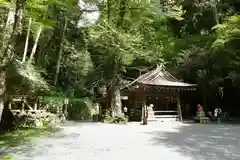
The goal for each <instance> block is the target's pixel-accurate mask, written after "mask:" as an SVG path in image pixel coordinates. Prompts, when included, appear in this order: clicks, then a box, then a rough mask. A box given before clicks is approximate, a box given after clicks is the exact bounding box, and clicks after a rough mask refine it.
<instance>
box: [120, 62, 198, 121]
mask: <svg viewBox="0 0 240 160" xmlns="http://www.w3.org/2000/svg"><path fill="white" fill-rule="evenodd" d="M193 90H196V85H195V84H189V83H184V82H181V81H179V80H178V79H176V78H175V77H174V76H172V75H171V74H170V73H169V72H168V71H166V69H165V67H164V66H163V65H160V66H157V67H156V68H155V69H154V70H151V71H149V72H147V73H145V74H143V75H140V76H139V77H138V78H137V79H136V80H134V81H133V82H131V83H130V84H129V85H126V86H125V87H124V89H122V92H121V93H122V95H123V96H124V97H127V98H125V99H127V103H126V100H125V103H124V102H123V105H127V106H128V108H129V110H130V112H131V113H132V114H138V116H141V110H142V108H143V106H145V105H147V106H149V105H150V104H151V105H153V113H152V115H153V116H152V117H149V116H148V119H151V118H153V119H154V118H177V119H178V118H179V120H180V121H182V120H183V118H182V107H181V101H180V94H182V93H183V92H187V91H188V92H189V91H193ZM149 114H150V113H149Z"/></svg>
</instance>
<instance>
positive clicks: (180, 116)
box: [177, 94, 183, 122]
mask: <svg viewBox="0 0 240 160" xmlns="http://www.w3.org/2000/svg"><path fill="white" fill-rule="evenodd" d="M177 108H178V114H179V120H180V122H182V121H183V118H182V108H181V101H180V95H179V94H178V95H177Z"/></svg>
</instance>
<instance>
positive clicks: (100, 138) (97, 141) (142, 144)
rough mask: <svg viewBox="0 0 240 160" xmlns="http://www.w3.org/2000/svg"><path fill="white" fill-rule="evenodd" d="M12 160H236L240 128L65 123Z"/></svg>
mask: <svg viewBox="0 0 240 160" xmlns="http://www.w3.org/2000/svg"><path fill="white" fill-rule="evenodd" d="M15 159H16V160H240V126H239V125H221V124H220V125H217V124H210V125H203V124H180V123H174V124H173V123H172V124H170V123H150V124H149V125H147V126H143V125H140V124H139V123H130V124H128V125H110V124H101V123H78V122H69V123H67V124H66V125H65V126H63V128H62V130H61V131H60V132H59V133H57V134H55V135H54V136H52V137H42V138H37V139H34V140H33V141H32V144H31V145H29V146H28V147H24V149H19V150H18V151H17V153H16V155H15Z"/></svg>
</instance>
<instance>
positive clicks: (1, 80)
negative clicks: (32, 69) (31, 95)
mask: <svg viewBox="0 0 240 160" xmlns="http://www.w3.org/2000/svg"><path fill="white" fill-rule="evenodd" d="M25 5H26V0H17V1H16V8H15V14H14V16H15V18H14V23H13V26H12V33H11V36H10V39H9V41H8V42H7V46H6V48H5V49H4V52H3V55H2V56H3V58H2V61H1V68H0V69H1V71H0V107H2V108H1V109H0V110H2V114H1V115H0V117H1V122H0V129H1V130H10V129H13V128H14V127H15V121H14V117H13V114H12V112H11V111H10V110H9V108H8V104H7V101H6V78H7V75H6V73H7V72H6V69H7V66H8V64H9V61H10V60H11V58H12V57H13V55H14V49H15V47H16V44H17V37H18V36H19V35H21V34H22V18H23V14H24V8H25ZM10 12H11V10H10ZM10 14H11V13H9V15H8V16H10ZM8 18H10V17H8ZM10 19H11V18H10ZM10 19H8V20H7V23H9V24H6V26H8V25H10V22H11V20H10Z"/></svg>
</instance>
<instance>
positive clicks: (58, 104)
mask: <svg viewBox="0 0 240 160" xmlns="http://www.w3.org/2000/svg"><path fill="white" fill-rule="evenodd" d="M43 103H44V104H45V105H47V106H48V108H47V111H49V112H51V113H58V112H59V111H61V110H60V109H61V108H62V107H63V105H64V97H53V96H51V97H50V96H49V97H44V102H43Z"/></svg>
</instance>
